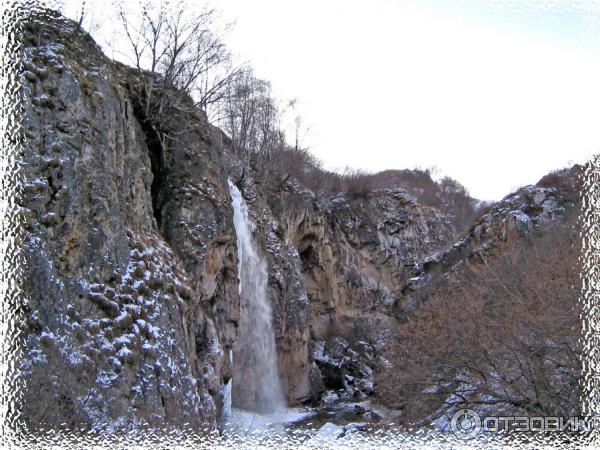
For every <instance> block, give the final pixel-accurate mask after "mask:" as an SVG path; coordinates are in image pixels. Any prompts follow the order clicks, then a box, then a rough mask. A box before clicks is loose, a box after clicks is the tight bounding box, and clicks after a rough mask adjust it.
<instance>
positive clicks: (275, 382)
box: [229, 181, 285, 413]
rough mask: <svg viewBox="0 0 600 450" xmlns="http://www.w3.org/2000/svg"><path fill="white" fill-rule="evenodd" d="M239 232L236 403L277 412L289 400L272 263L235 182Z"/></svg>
mask: <svg viewBox="0 0 600 450" xmlns="http://www.w3.org/2000/svg"><path fill="white" fill-rule="evenodd" d="M229 192H230V193H231V198H232V205H233V222H234V225H235V232H236V235H237V251H238V277H239V286H238V289H239V293H240V323H239V328H238V340H237V343H236V346H235V348H234V352H233V353H234V354H233V386H232V392H231V399H232V403H233V406H234V407H236V408H240V409H244V410H247V411H254V412H259V413H273V412H279V411H283V410H284V408H285V404H284V401H283V394H282V390H281V384H280V382H279V374H278V369H277V353H276V349H275V335H274V333H273V314H272V311H271V305H270V302H269V297H268V295H267V280H268V273H267V263H266V261H265V259H264V257H263V256H262V255H260V254H259V253H258V252H257V251H256V247H255V245H254V243H253V240H252V231H254V228H255V227H254V224H253V223H252V222H251V221H250V219H249V218H248V208H247V206H246V202H245V201H244V199H243V198H242V195H241V193H240V191H239V190H238V188H237V187H236V186H235V184H233V183H232V182H231V181H229Z"/></svg>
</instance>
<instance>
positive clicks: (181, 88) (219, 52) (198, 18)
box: [117, 0, 239, 145]
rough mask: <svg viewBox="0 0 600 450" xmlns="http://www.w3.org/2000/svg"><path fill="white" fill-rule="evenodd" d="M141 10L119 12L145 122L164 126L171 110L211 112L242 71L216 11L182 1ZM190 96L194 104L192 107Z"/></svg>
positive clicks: (154, 4)
mask: <svg viewBox="0 0 600 450" xmlns="http://www.w3.org/2000/svg"><path fill="white" fill-rule="evenodd" d="M128 6H130V5H128ZM138 6H139V9H140V14H134V13H133V12H132V10H131V8H128V7H126V4H125V3H124V2H119V3H117V11H118V16H119V19H120V21H121V24H122V27H123V31H124V34H125V36H126V40H127V42H128V44H129V46H128V51H127V53H129V54H130V57H131V60H132V63H133V65H134V67H135V68H136V70H137V71H138V73H139V75H140V77H139V79H140V82H141V88H142V91H143V92H142V93H143V97H144V105H143V113H144V118H145V119H146V120H148V121H150V122H152V123H154V124H156V123H158V122H160V119H161V118H162V116H163V115H164V113H165V108H166V107H167V106H168V108H174V109H178V110H192V109H193V107H199V108H201V109H204V110H208V109H210V108H211V107H212V105H214V104H215V103H217V102H218V101H220V100H221V99H222V98H223V96H224V93H225V92H226V87H227V85H228V83H230V81H231V80H232V79H233V78H234V77H235V76H236V75H237V73H238V72H239V69H236V68H233V65H232V62H231V55H230V53H229V51H228V50H227V48H226V46H225V44H224V43H223V42H222V39H221V38H220V36H218V35H217V34H216V33H214V32H213V31H212V30H213V28H214V22H215V17H216V13H215V11H214V10H201V11H198V10H197V8H194V7H193V5H187V4H186V2H184V1H181V0H180V1H168V0H161V1H159V2H151V1H149V0H144V1H141V2H140V3H139V4H138ZM190 95H191V96H192V98H194V99H195V104H189V98H190ZM159 134H160V133H159ZM163 145H164V142H163Z"/></svg>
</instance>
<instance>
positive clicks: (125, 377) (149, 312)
mask: <svg viewBox="0 0 600 450" xmlns="http://www.w3.org/2000/svg"><path fill="white" fill-rule="evenodd" d="M26 28H27V29H26V34H25V36H24V46H23V70H22V82H23V85H22V90H21V93H22V98H23V108H24V109H23V134H24V139H23V145H22V150H21V151H20V153H19V154H18V155H17V156H16V165H15V170H16V171H18V173H19V177H20V180H21V183H20V185H19V186H18V193H19V194H18V198H17V202H18V204H19V209H18V216H17V217H16V218H15V221H16V223H17V224H18V226H19V227H22V229H23V230H24V235H25V239H24V240H23V242H22V243H21V248H22V251H23V255H24V257H25V274H26V277H25V278H24V279H23V280H22V283H21V285H22V290H23V294H24V295H23V297H22V305H20V316H19V317H20V318H21V319H22V320H21V322H20V332H21V333H22V334H21V336H22V344H23V345H22V357H21V359H20V373H21V375H20V376H21V377H22V380H23V381H24V383H25V388H24V389H23V397H22V402H21V405H20V407H21V409H22V414H23V418H24V420H25V423H26V424H27V426H28V427H31V428H36V427H58V426H61V424H63V425H62V426H67V427H70V428H73V427H84V428H86V427H87V428H93V429H100V430H115V429H130V428H139V427H143V426H150V427H161V426H171V425H174V426H178V425H181V424H183V423H188V424H189V425H190V426H191V427H193V428H195V429H214V428H215V427H217V426H218V422H219V417H220V413H221V409H222V406H223V398H222V393H223V386H224V385H225V384H226V383H227V382H228V381H229V380H230V379H232V377H233V383H243V382H244V380H236V378H235V374H234V371H233V367H232V364H231V359H230V358H229V355H230V352H231V350H232V349H233V348H234V345H235V343H236V341H237V340H238V339H243V338H244V336H240V335H239V333H238V331H239V329H238V324H239V322H240V303H239V293H238V279H237V277H238V270H237V264H238V261H237V254H236V238H235V229H234V227H233V210H232V206H231V197H230V194H229V189H228V180H231V181H232V182H234V183H235V184H236V185H237V186H238V188H239V189H240V190H241V192H242V194H243V196H244V198H245V201H246V202H247V204H248V206H249V215H250V218H251V220H252V221H253V222H254V223H255V224H256V226H257V229H256V231H255V236H254V239H255V241H256V243H257V246H258V248H259V249H260V251H262V252H263V254H264V256H266V259H267V261H268V272H269V289H268V293H269V297H270V301H271V303H272V307H273V316H274V317H273V320H274V332H275V339H276V346H277V353H278V363H279V372H280V377H281V381H282V386H283V390H284V394H285V395H286V397H287V402H288V404H289V405H298V404H303V403H312V404H314V403H316V402H318V401H319V400H320V399H321V397H322V396H323V393H324V392H325V391H326V390H337V391H339V392H343V395H346V396H348V397H349V398H364V397H365V396H366V395H370V394H372V392H373V389H374V385H373V371H375V370H377V368H378V367H380V366H382V365H383V366H385V364H386V360H385V358H384V357H383V353H384V349H385V346H386V342H387V338H388V337H389V336H390V335H391V334H393V333H394V332H395V330H396V329H397V327H398V324H399V323H400V322H401V321H402V320H403V319H404V316H403V314H404V312H405V311H409V310H411V309H412V308H414V306H415V304H416V302H417V301H420V299H419V298H418V296H417V295H416V294H414V295H413V294H410V295H408V294H407V292H413V291H411V289H410V286H411V285H413V284H415V283H419V282H420V281H419V280H424V279H425V278H426V277H425V275H424V270H425V269H424V262H425V266H426V268H427V270H429V269H428V268H430V267H433V266H434V265H435V264H437V263H435V264H434V262H433V261H441V260H442V259H444V258H445V259H449V258H450V256H445V257H444V258H441V257H440V256H439V255H451V253H444V251H445V250H447V249H448V247H449V246H450V244H451V243H452V238H453V236H454V235H455V234H456V230H455V229H454V227H453V225H452V221H451V220H450V219H449V218H448V217H447V216H446V215H444V214H443V213H441V212H440V211H438V210H437V209H435V208H432V207H425V206H421V205H419V204H417V203H416V202H415V200H414V199H412V198H411V197H410V195H409V194H408V193H407V192H405V191H404V190H402V189H383V190H376V191H373V192H370V193H369V194H367V195H364V196H359V197H350V196H345V195H342V194H322V193H321V194H320V193H315V192H313V191H311V190H309V189H307V188H305V187H303V186H302V185H301V184H299V183H298V182H296V181H294V180H293V179H292V178H290V177H289V176H287V175H286V174H278V175H277V176H275V177H273V179H272V181H271V182H270V183H268V185H267V184H264V183H261V182H258V181H257V180H256V178H257V177H255V176H254V172H253V169H252V167H251V166H248V164H245V163H243V162H242V161H240V159H239V158H237V157H236V155H234V154H233V153H232V152H231V150H230V148H229V140H228V138H227V136H225V135H224V134H223V133H222V132H221V131H220V130H218V129H216V128H214V127H212V126H211V125H209V124H208V122H207V120H206V117H205V116H204V114H203V113H202V112H201V111H198V110H196V109H195V108H194V107H193V102H192V101H191V99H189V101H188V103H189V105H188V106H189V108H186V109H182V108H177V109H175V108H172V109H171V110H169V111H168V114H167V117H168V118H167V119H165V120H164V122H163V123H161V127H162V131H163V132H165V134H166V135H168V136H172V137H173V138H172V139H169V140H167V141H166V142H165V143H160V142H159V141H158V139H157V135H156V130H154V129H153V128H152V127H151V126H149V125H148V123H147V120H145V118H144V117H143V114H142V108H141V105H140V102H141V99H140V95H141V94H140V92H139V88H138V87H137V86H138V81H139V80H137V79H136V76H137V75H136V73H135V72H133V71H132V70H131V69H129V68H127V67H125V66H123V65H120V64H117V63H114V62H113V61H111V60H109V59H108V58H106V57H105V56H104V55H103V54H102V53H101V51H100V49H99V48H98V47H97V46H96V45H95V44H94V43H93V41H92V40H91V39H90V38H89V37H88V36H87V35H85V34H82V33H81V32H79V31H78V30H76V28H75V25H74V24H72V23H70V22H66V21H63V20H61V19H58V18H55V19H48V18H45V19H44V20H43V21H32V22H31V23H29V24H28V25H27V27H26ZM540 195H542V194H538V193H537V192H534V193H532V196H533V202H534V203H535V204H537V205H538V206H539V207H540V208H542V209H544V208H546V206H545V205H550V202H551V201H550V199H551V198H552V196H551V195H550V194H549V193H548V192H545V193H544V195H545V197H544V199H542V200H540V199H541V197H540ZM536 202H537V203H536ZM511 211H512V210H511ZM550 216H551V214H550ZM511 217H513V216H511ZM482 220H483V221H484V222H482V223H481V224H480V226H479V227H478V228H477V229H476V230H474V231H473V233H475V234H478V233H479V234H481V233H484V232H485V230H486V229H487V228H486V224H485V223H486V222H485V220H487V219H485V218H484V219H482ZM490 220H491V219H490ZM507 220H508V219H507ZM510 220H513V219H510ZM513 222H514V225H513V226H512V228H507V230H510V229H515V228H516V229H520V228H519V227H521V225H520V223H521V222H523V223H525V222H526V221H525V219H524V218H523V217H522V216H521V215H518V214H517V215H514V220H513ZM511 223H512V222H511ZM478 230H479V231H478ZM507 232H508V231H507ZM460 242H461V241H459V244H460ZM459 244H457V245H459ZM452 248H454V249H456V248H458V247H456V245H455V246H454V247H452ZM455 251H457V250H455ZM433 255H437V256H433ZM432 258H433V259H432ZM427 273H428V274H429V273H430V272H427ZM431 273H432V272H431Z"/></svg>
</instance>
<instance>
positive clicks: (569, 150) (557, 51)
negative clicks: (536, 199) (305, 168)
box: [198, 0, 600, 200]
mask: <svg viewBox="0 0 600 450" xmlns="http://www.w3.org/2000/svg"><path fill="white" fill-rule="evenodd" d="M207 1H208V2H209V3H212V5H213V6H215V7H216V8H217V9H219V10H220V11H221V19H222V21H223V23H228V22H235V25H234V26H233V28H232V30H231V31H229V32H228V33H227V34H226V36H225V40H226V42H227V43H228V45H229V47H230V48H231V50H232V51H233V53H234V54H235V55H236V57H237V60H238V61H240V62H249V63H250V64H251V65H252V66H253V67H254V68H255V71H256V73H257V75H258V76H260V77H262V78H265V79H268V80H270V81H271V82H272V85H273V90H274V93H275V94H276V95H277V96H278V97H280V98H281V99H292V98H296V99H297V100H298V107H297V110H298V112H299V114H301V116H302V121H303V124H304V125H305V127H306V128H307V129H308V131H307V132H306V135H305V137H304V145H306V146H309V147H310V148H311V150H312V152H313V153H314V154H315V155H316V156H317V157H318V158H319V159H320V160H321V161H322V162H323V163H324V167H325V168H327V169H330V170H343V169H344V168H346V167H349V168H353V169H364V170H367V171H371V172H376V171H380V170H386V169H403V168H414V167H421V168H427V167H434V168H435V169H436V173H437V174H438V176H445V175H448V176H451V177H453V178H455V179H457V180H458V181H459V182H461V183H462V184H463V185H464V186H465V187H466V188H467V189H468V190H469V192H470V193H471V195H473V196H474V197H476V198H479V199H483V200H498V199H500V198H502V197H503V196H504V195H506V194H508V193H510V192H512V191H513V190H514V189H516V188H518V187H520V186H523V185H526V184H532V183H535V182H536V181H537V180H539V178H541V177H542V176H543V175H544V174H546V173H548V172H549V171H551V170H553V169H557V168H562V167H565V166H567V165H571V164H573V163H575V162H584V161H585V160H587V159H588V158H589V157H590V156H591V155H592V154H594V153H599V152H600V123H599V121H600V0H598V1H584V0H581V1H566V0H563V1H561V0H529V1H527V0H522V1H517V0H503V1H502V0H497V1H486V0H463V1H458V0H369V1H366V0H362V1H359V0H343V1H342V0H302V1H299V0H252V1H249V0H218V1H217V0H207ZM198 3H199V4H205V3H206V2H204V1H202V2H201V1H199V2H198Z"/></svg>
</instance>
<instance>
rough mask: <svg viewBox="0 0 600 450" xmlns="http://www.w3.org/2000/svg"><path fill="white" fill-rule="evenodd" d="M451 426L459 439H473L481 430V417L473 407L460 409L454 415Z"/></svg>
mask: <svg viewBox="0 0 600 450" xmlns="http://www.w3.org/2000/svg"><path fill="white" fill-rule="evenodd" d="M450 428H451V429H452V432H453V433H454V435H455V436H456V437H458V438H459V439H471V438H474V437H475V436H476V435H477V433H479V432H480V431H481V418H480V417H479V414H477V413H476V412H475V411H473V410H472V409H460V410H458V411H456V412H455V413H454V415H453V416H452V420H451V421H450Z"/></svg>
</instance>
